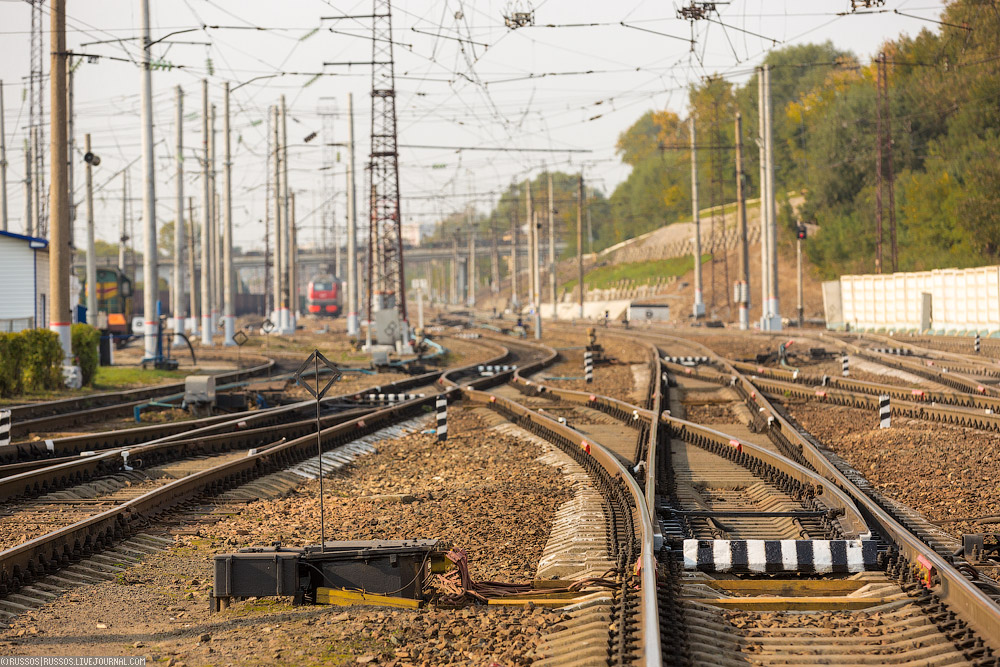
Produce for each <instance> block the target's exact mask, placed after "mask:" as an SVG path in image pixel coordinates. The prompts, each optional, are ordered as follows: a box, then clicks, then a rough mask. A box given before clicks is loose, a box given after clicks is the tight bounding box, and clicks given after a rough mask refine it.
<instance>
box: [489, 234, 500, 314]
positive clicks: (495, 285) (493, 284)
mask: <svg viewBox="0 0 1000 667" xmlns="http://www.w3.org/2000/svg"><path fill="white" fill-rule="evenodd" d="M495 223H496V216H495V215H494V216H492V217H491V218H490V294H492V295H494V296H495V295H497V294H499V293H500V250H499V248H497V227H496V224H495Z"/></svg>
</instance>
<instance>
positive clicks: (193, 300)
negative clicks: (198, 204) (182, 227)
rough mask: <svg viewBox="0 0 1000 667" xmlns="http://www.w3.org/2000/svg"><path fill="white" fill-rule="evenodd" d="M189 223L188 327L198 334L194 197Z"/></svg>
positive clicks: (189, 204)
mask: <svg viewBox="0 0 1000 667" xmlns="http://www.w3.org/2000/svg"><path fill="white" fill-rule="evenodd" d="M187 224H188V225H190V227H189V231H190V234H188V235H187V248H188V267H189V270H188V283H189V287H188V289H189V292H188V298H189V299H190V304H189V306H188V322H187V324H188V327H190V333H191V334H192V335H197V334H198V275H197V272H196V271H195V266H196V265H195V261H194V257H195V254H194V239H195V237H196V236H198V228H197V227H196V226H195V224H194V197H188V223H187Z"/></svg>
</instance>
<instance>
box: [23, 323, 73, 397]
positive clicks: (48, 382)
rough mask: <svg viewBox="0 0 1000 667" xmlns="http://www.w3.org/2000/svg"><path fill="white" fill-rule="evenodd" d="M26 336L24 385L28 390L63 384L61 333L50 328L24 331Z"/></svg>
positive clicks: (56, 386)
mask: <svg viewBox="0 0 1000 667" xmlns="http://www.w3.org/2000/svg"><path fill="white" fill-rule="evenodd" d="M20 335H21V336H23V337H24V354H23V362H22V364H23V366H22V368H23V369H24V387H25V389H28V390H39V389H56V388H58V387H59V386H61V385H62V382H63V377H62V361H63V352H62V346H61V345H60V344H59V334H57V333H56V332H55V331H49V330H48V329H28V330H27V331H22V332H21V334H20Z"/></svg>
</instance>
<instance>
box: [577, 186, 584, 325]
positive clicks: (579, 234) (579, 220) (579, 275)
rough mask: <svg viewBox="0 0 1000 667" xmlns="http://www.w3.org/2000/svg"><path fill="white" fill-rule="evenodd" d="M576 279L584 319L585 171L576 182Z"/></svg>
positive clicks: (580, 315) (581, 315)
mask: <svg viewBox="0 0 1000 667" xmlns="http://www.w3.org/2000/svg"><path fill="white" fill-rule="evenodd" d="M576 280H577V286H578V287H579V290H580V292H579V293H580V312H579V314H578V315H579V317H580V319H583V297H584V285H583V172H582V171H581V172H580V178H579V180H578V181H577V184H576Z"/></svg>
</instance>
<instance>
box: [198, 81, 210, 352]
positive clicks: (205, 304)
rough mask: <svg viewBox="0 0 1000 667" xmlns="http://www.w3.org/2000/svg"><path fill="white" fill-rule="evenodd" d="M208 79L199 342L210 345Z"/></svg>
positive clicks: (203, 86) (203, 137) (205, 85)
mask: <svg viewBox="0 0 1000 667" xmlns="http://www.w3.org/2000/svg"><path fill="white" fill-rule="evenodd" d="M208 131H209V120H208V80H207V79H202V80H201V150H202V159H203V162H202V172H201V176H202V178H201V182H202V191H201V195H202V205H201V344H202V345H204V346H206V347H211V346H212V306H211V304H212V289H211V285H210V284H209V283H210V282H211V280H212V271H211V268H210V265H209V257H210V256H211V245H212V242H211V239H212V176H211V174H210V169H211V165H210V163H209V160H208V150H209V137H208Z"/></svg>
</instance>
